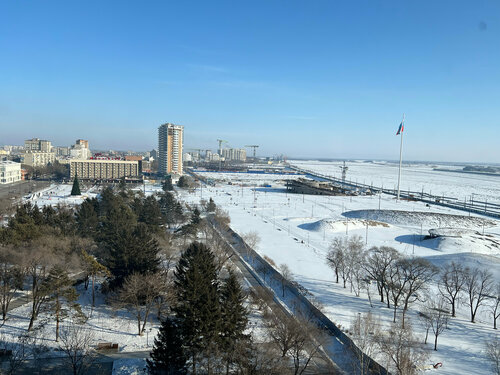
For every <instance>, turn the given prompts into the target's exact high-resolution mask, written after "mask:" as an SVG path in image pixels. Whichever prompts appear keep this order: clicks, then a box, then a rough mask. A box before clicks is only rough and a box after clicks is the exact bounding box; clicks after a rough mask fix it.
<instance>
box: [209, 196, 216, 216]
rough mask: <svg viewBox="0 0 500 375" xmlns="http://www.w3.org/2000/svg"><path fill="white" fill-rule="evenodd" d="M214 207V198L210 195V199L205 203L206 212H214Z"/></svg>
mask: <svg viewBox="0 0 500 375" xmlns="http://www.w3.org/2000/svg"><path fill="white" fill-rule="evenodd" d="M216 208H217V206H216V205H215V202H214V200H213V199H212V197H210V200H209V201H208V204H207V212H215V209H216Z"/></svg>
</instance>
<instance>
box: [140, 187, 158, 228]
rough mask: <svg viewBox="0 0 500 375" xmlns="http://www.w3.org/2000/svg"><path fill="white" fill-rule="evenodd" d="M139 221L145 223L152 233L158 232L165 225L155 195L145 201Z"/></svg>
mask: <svg viewBox="0 0 500 375" xmlns="http://www.w3.org/2000/svg"><path fill="white" fill-rule="evenodd" d="M139 221H140V222H142V223H145V224H146V225H147V226H148V227H149V228H150V229H151V231H152V232H157V231H158V230H159V229H160V226H161V225H162V224H163V218H162V214H161V209H160V205H159V204H158V201H157V200H156V198H155V197H154V196H153V195H150V196H149V197H147V198H146V199H144V202H143V205H142V207H141V211H140V213H139Z"/></svg>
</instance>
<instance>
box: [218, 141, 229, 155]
mask: <svg viewBox="0 0 500 375" xmlns="http://www.w3.org/2000/svg"><path fill="white" fill-rule="evenodd" d="M217 142H219V156H222V144H223V143H227V141H225V140H224V139H218V140H217Z"/></svg>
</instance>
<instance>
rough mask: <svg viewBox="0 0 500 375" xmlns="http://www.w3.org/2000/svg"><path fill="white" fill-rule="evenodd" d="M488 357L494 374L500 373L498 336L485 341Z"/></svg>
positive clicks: (498, 374)
mask: <svg viewBox="0 0 500 375" xmlns="http://www.w3.org/2000/svg"><path fill="white" fill-rule="evenodd" d="M485 352H486V358H487V359H488V362H489V363H490V365H491V370H492V371H493V373H494V374H496V375H500V340H499V339H498V336H495V337H494V338H491V339H490V340H488V341H486V342H485Z"/></svg>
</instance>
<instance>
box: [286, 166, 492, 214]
mask: <svg viewBox="0 0 500 375" xmlns="http://www.w3.org/2000/svg"><path fill="white" fill-rule="evenodd" d="M289 163H290V164H292V165H295V166H297V167H299V168H304V169H307V170H311V171H315V172H319V173H322V174H325V175H329V176H334V177H337V178H341V171H340V166H341V165H343V162H340V161H338V162H326V161H317V160H290V161H289ZM347 167H348V168H349V169H348V171H347V180H350V181H355V182H356V181H357V182H358V183H364V184H367V185H373V186H377V187H384V188H388V189H392V188H395V187H396V186H397V183H398V167H399V164H397V163H392V162H384V161H349V162H347ZM436 167H437V168H440V169H461V168H462V167H461V166H450V165H438V164H430V163H411V164H406V163H405V164H403V168H402V172H401V190H405V191H406V190H411V191H418V192H420V191H422V190H423V191H424V193H429V194H433V195H438V196H439V195H445V196H449V197H455V198H457V199H458V200H459V201H460V202H463V201H464V199H467V201H469V199H470V198H471V197H472V194H474V197H473V199H474V200H475V201H483V202H484V201H485V200H486V201H488V202H495V203H498V204H500V176H488V175H480V174H467V173H456V172H446V171H435V170H433V168H436Z"/></svg>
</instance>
